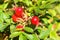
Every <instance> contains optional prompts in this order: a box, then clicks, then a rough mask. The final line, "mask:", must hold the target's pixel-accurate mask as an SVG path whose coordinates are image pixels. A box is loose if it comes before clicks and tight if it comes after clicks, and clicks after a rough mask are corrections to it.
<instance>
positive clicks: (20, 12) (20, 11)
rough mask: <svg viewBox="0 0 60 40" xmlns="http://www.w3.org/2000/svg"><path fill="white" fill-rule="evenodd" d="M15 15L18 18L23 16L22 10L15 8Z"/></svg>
mask: <svg viewBox="0 0 60 40" xmlns="http://www.w3.org/2000/svg"><path fill="white" fill-rule="evenodd" d="M15 14H16V16H18V17H22V16H23V8H21V7H17V8H16V10H15Z"/></svg>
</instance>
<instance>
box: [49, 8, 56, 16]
mask: <svg viewBox="0 0 60 40" xmlns="http://www.w3.org/2000/svg"><path fill="white" fill-rule="evenodd" d="M48 12H49V14H50V15H52V16H56V11H55V10H54V9H49V10H48Z"/></svg>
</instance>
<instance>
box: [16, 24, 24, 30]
mask: <svg viewBox="0 0 60 40" xmlns="http://www.w3.org/2000/svg"><path fill="white" fill-rule="evenodd" d="M23 28H24V27H23V26H22V25H17V26H16V29H17V30H22V29H23Z"/></svg>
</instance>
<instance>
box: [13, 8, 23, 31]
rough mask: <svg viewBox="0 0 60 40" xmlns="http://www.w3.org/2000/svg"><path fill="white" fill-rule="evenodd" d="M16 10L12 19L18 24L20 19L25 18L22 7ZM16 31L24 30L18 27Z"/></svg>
mask: <svg viewBox="0 0 60 40" xmlns="http://www.w3.org/2000/svg"><path fill="white" fill-rule="evenodd" d="M14 10H15V13H14V14H13V15H12V19H13V21H14V22H17V21H18V20H19V18H22V16H23V8H22V7H16V8H15V9H14ZM16 29H17V30H22V29H23V26H22V25H17V26H16Z"/></svg>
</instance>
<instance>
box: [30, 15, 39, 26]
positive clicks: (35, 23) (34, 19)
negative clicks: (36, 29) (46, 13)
mask: <svg viewBox="0 0 60 40" xmlns="http://www.w3.org/2000/svg"><path fill="white" fill-rule="evenodd" d="M31 23H32V24H33V25H38V24H39V18H38V17H37V16H33V17H32V19H31Z"/></svg>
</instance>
